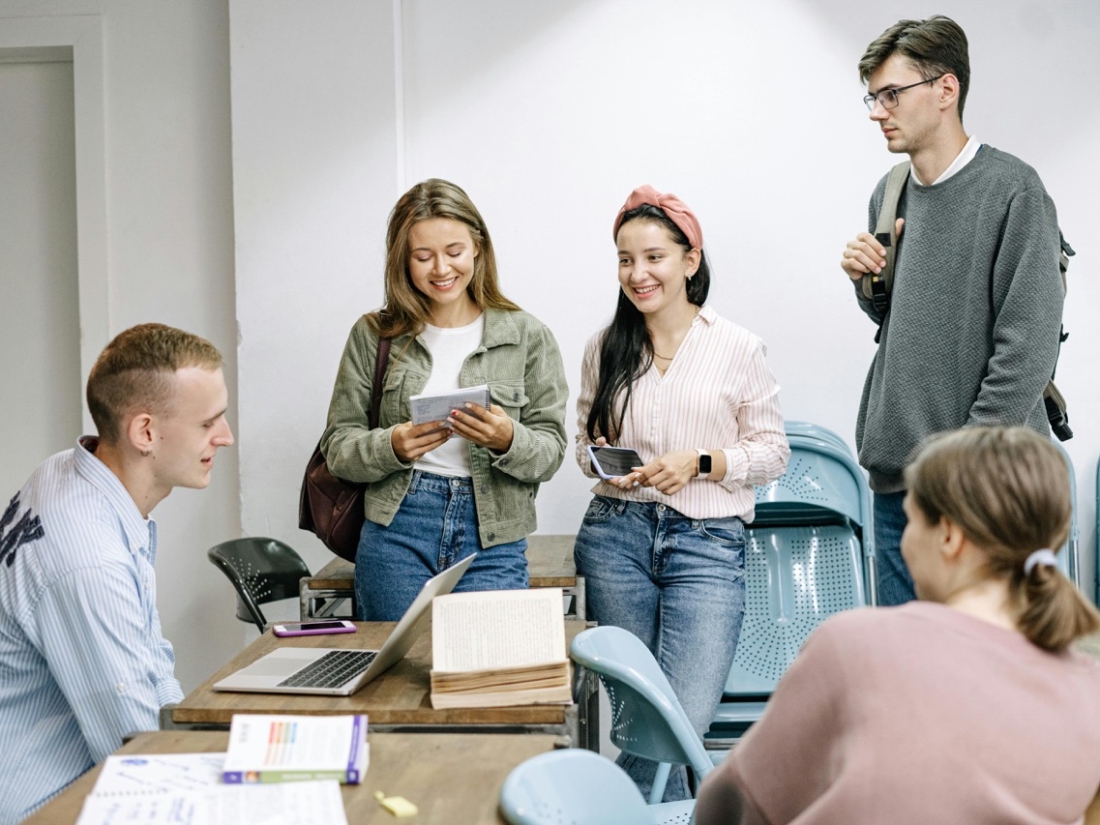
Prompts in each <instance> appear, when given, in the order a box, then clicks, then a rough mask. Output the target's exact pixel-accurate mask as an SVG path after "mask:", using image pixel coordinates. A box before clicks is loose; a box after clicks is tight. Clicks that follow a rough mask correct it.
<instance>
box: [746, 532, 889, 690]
mask: <svg viewBox="0 0 1100 825" xmlns="http://www.w3.org/2000/svg"><path fill="white" fill-rule="evenodd" d="M863 570H864V567H863V560H862V547H861V545H860V539H859V536H858V535H857V534H856V532H855V531H854V530H853V529H852V527H851V526H850V525H843V524H834V525H824V526H820V527H818V526H792V527H756V526H755V525H750V526H749V527H748V528H747V529H746V530H745V578H746V586H745V618H744V620H743V621H742V624H741V635H740V637H739V638H738V640H737V652H736V654H735V655H734V659H733V666H732V668H731V669H730V675H729V678H728V679H727V680H726V688H725V694H726V695H727V696H760V695H763V694H769V693H771V692H772V691H773V690H774V689H775V686H776V684H777V683H778V682H779V678H780V677H781V676H782V675H783V674H784V673H786V672H787V668H788V667H789V666H790V664H791V662H793V661H794V659H795V656H797V655H798V652H799V651H800V650H801V649H802V645H803V643H804V642H805V641H806V639H807V637H809V635H810V633H812V632H813V630H814V629H815V628H816V627H817V626H818V625H819V624H821V623H822V622H823V621H825V619H827V618H828V617H829V616H832V615H834V614H836V613H840V612H841V611H844V610H850V609H852V608H855V607H862V606H864V605H866V604H868V599H867V589H866V587H865V586H864V578H863V575H864V574H863Z"/></svg>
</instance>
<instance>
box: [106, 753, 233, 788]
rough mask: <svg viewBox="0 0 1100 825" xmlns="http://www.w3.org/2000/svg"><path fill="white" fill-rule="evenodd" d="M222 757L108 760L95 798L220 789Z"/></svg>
mask: <svg viewBox="0 0 1100 825" xmlns="http://www.w3.org/2000/svg"><path fill="white" fill-rule="evenodd" d="M223 764H225V754H224V753H142V754H137V753H134V754H125V755H116V756H108V757H107V759H106V761H105V762H104V763H103V770H102V771H100V773H99V778H98V779H97V780H96V783H95V788H93V789H92V793H93V794H95V795H96V796H129V795H131V794H149V793H168V792H171V791H191V790H197V789H201V788H207V787H210V786H211V785H220V784H221V781H222V765H223Z"/></svg>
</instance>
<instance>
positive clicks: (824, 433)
mask: <svg viewBox="0 0 1100 825" xmlns="http://www.w3.org/2000/svg"><path fill="white" fill-rule="evenodd" d="M783 428H784V429H785V430H786V432H787V438H790V437H791V436H799V437H804V438H815V439H817V440H818V441H824V442H825V443H827V444H831V445H833V446H834V447H836V448H837V449H839V450H842V451H845V452H848V453H850V452H851V450H850V449H849V447H848V442H847V441H845V440H844V439H843V438H841V437H840V436H839V435H838V434H837V433H836V432H835V431H833V430H830V429H829V428H828V427H822V426H821V425H820V424H811V423H810V422H809V421H784V422H783Z"/></svg>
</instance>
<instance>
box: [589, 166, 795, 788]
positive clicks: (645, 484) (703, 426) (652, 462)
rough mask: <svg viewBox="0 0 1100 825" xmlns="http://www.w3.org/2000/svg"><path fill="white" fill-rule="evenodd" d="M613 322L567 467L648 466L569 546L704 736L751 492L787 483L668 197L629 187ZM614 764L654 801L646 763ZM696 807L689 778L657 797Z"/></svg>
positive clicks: (595, 343) (734, 337)
mask: <svg viewBox="0 0 1100 825" xmlns="http://www.w3.org/2000/svg"><path fill="white" fill-rule="evenodd" d="M613 236H614V238H615V246H616V250H617V253H616V254H617V256H618V262H619V263H618V271H619V286H620V290H619V300H618V308H617V309H616V311H615V317H614V319H613V320H612V321H611V324H610V325H609V326H608V327H607V328H605V329H604V330H602V331H600V332H598V333H597V334H596V335H594V336H593V337H592V338H591V339H590V340H589V342H588V346H587V347H586V349H585V354H584V363H583V365H582V368H581V394H580V397H579V399H578V401H577V413H578V418H579V422H578V425H579V426H578V429H579V431H580V432H579V434H578V436H577V460H578V462H579V463H580V465H581V469H582V470H583V471H584V472H586V473H587V474H589V475H591V476H595V475H596V474H595V473H594V472H593V469H592V467H591V466H590V462H589V457H588V452H587V447H588V446H589V445H603V444H611V445H614V446H617V447H627V448H631V449H633V450H635V451H636V452H637V453H638V455H639V457H640V458H641V460H642V462H643V464H642V466H640V467H635V468H633V469H632V471H631V472H628V473H626V474H625V475H622V476H618V477H615V478H611V479H608V480H604V481H601V482H599V483H597V484H596V486H595V487H594V488H593V490H592V492H593V493H595V496H594V497H593V498H592V502H591V503H590V504H589V506H588V510H587V512H586V513H585V516H584V522H583V523H582V525H581V528H580V530H579V531H578V535H577V542H576V546H575V555H576V560H577V571H578V572H579V573H581V574H583V575H584V576H586V579H587V594H588V615H589V618H592V619H595V620H596V621H598V622H599V623H600V624H610V625H615V626H616V627H622V628H625V629H627V630H629V631H630V632H632V633H633V634H634V635H636V636H637V637H638V638H640V639H641V640H642V641H643V642H645V644H646V645H647V646H648V647H649V649H650V650H651V651H652V652H653V655H654V656H655V657H656V659H657V661H658V662H659V663H660V665H661V668H662V669H663V670H664V672H665V674H666V675H667V676H668V679H669V682H670V683H671V685H672V688H673V690H675V691H676V695H677V697H678V698H679V700H680V704H681V705H683V708H684V711H685V712H686V713H687V716H688V719H690V720H691V723H692V725H693V726H694V727H695V729H696V730H697V731H698V732H699V733H702V732H703V731H705V730H706V729H707V728H708V727H709V726H710V722H711V720H713V718H714V712H715V710H716V709H717V706H718V702H719V701H720V700H721V697H722V688H723V686H724V685H725V683H726V678H727V677H728V675H729V670H730V665H731V664H732V662H733V656H734V651H735V648H736V646H737V637H738V634H739V633H740V630H741V619H742V616H743V615H744V612H745V608H744V605H745V532H744V531H745V524H746V523H748V522H750V521H752V518H753V511H754V506H755V503H756V495H755V491H754V490H753V485H756V484H766V483H767V482H769V481H771V480H772V479H775V478H778V477H779V476H780V475H782V474H783V470H784V469H785V467H786V465H787V457H788V456H789V455H790V449H789V447H788V446H787V437H786V435H785V434H784V431H783V416H782V414H781V413H780V411H779V398H778V395H779V386H778V385H777V384H776V382H775V379H774V378H773V377H772V375H771V372H770V371H769V370H768V366H767V363H766V361H765V357H764V356H765V348H764V342H763V341H761V340H760V339H759V338H757V337H756V336H755V335H753V334H752V333H751V332H749V331H748V330H746V329H743V328H742V327H740V326H738V325H736V324H734V323H732V322H730V321H727V320H726V319H724V318H722V317H720V316H719V315H718V313H717V312H715V311H714V309H713V308H712V307H710V306H707V305H706V300H707V293H708V291H709V289H710V268H709V266H708V263H707V257H706V254H705V253H704V251H703V231H702V229H701V228H700V226H699V222H698V221H697V220H696V218H695V215H694V214H692V211H691V210H690V209H688V207H687V206H686V205H685V204H684V203H683V202H682V201H681V200H680V199H679V198H677V197H676V196H675V195H671V194H667V193H666V194H662V193H660V192H658V191H657V190H655V189H654V188H653V187H651V186H642V187H640V188H638V189H635V190H634V191H633V192H632V193H631V194H630V197H629V198H628V199H627V201H626V203H625V205H624V206H623V208H622V209H621V210H619V213H618V215H617V216H616V218H615V225H614V230H613ZM620 764H621V765H622V766H623V768H624V769H625V770H626V771H627V773H628V774H630V776H631V778H633V779H634V781H635V782H636V783H637V784H638V786H639V788H640V789H641V790H642V792H643V793H644V794H646V795H647V796H648V794H649V792H650V789H651V786H652V784H653V779H654V776H655V774H656V768H657V766H656V763H654V762H651V761H649V760H644V759H639V758H638V757H635V756H627V755H626V754H623V755H622V756H621V757H620ZM688 796H690V792H689V790H688V787H687V781H686V772H685V770H684V769H683V768H682V767H680V768H677V769H676V770H675V771H674V772H673V773H672V774H671V776H670V777H669V780H668V784H667V785H666V787H665V797H664V798H665V799H668V800H678V799H684V798H687V797H688Z"/></svg>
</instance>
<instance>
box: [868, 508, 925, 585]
mask: <svg viewBox="0 0 1100 825" xmlns="http://www.w3.org/2000/svg"><path fill="white" fill-rule="evenodd" d="M903 501H905V491H904V490H903V491H902V492H900V493H875V494H874V517H875V579H876V580H877V583H878V603H879V604H880V605H881V606H883V607H886V606H889V605H893V604H905V603H906V602H911V601H913V600H914V599H916V598H917V593H916V591H915V590H914V588H913V577H912V576H911V575H910V574H909V568H908V567H907V566H906V564H905V559H903V558H902V557H901V534H902V533H904V532H905V525H906V522H907V520H906V518H905V511H904V510H903V509H902V507H901V503H902V502H903Z"/></svg>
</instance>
